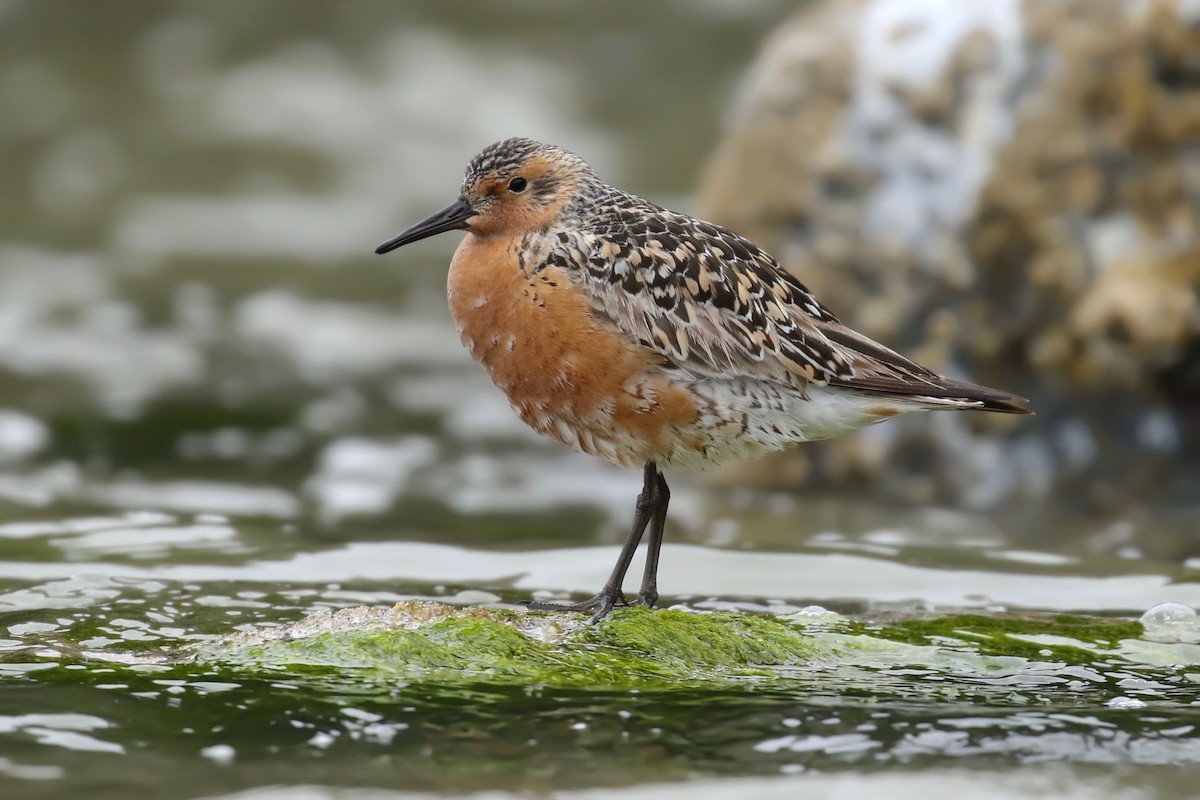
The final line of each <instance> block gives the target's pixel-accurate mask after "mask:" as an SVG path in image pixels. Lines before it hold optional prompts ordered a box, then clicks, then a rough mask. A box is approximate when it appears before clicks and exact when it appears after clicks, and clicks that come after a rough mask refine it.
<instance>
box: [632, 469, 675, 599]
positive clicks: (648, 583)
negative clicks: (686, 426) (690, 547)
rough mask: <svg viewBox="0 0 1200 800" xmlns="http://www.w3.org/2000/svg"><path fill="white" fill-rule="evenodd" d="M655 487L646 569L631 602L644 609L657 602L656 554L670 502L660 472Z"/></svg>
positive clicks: (669, 496) (659, 548) (665, 483)
mask: <svg viewBox="0 0 1200 800" xmlns="http://www.w3.org/2000/svg"><path fill="white" fill-rule="evenodd" d="M655 486H656V491H655V493H654V497H655V500H656V501H657V502H656V503H655V506H654V511H653V516H651V518H650V538H649V539H647V540H646V569H645V571H644V572H643V573H642V585H641V587H640V588H639V589H638V595H637V599H636V600H634V601H633V604H634V605H638V606H645V607H646V608H654V604H655V603H657V602H658V553H659V551H660V550H662V542H663V528H664V526H665V525H666V524H667V505H668V504H670V502H671V490H670V489H669V488H668V487H667V479H666V478H664V477H663V474H662V473H661V472H659V473H658V474H657V475H655Z"/></svg>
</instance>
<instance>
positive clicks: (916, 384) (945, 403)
mask: <svg viewBox="0 0 1200 800" xmlns="http://www.w3.org/2000/svg"><path fill="white" fill-rule="evenodd" d="M846 388H853V389H855V390H856V391H859V392H865V393H867V394H871V395H875V396H878V397H888V398H891V399H894V400H899V401H902V402H905V403H916V404H918V405H924V406H930V407H933V408H961V409H975V410H979V411H997V412H1000V413H1002V414H1024V415H1027V414H1032V413H1033V411H1032V410H1030V408H1029V401H1028V400H1026V399H1025V398H1024V397H1020V396H1018V395H1015V394H1012V393H1011V392H1006V391H1004V390H1002V389H992V388H990V387H987V386H980V385H979V384H977V383H971V382H969V381H960V380H955V379H954V378H947V377H944V376H942V375H935V376H932V377H931V378H922V379H921V380H912V379H908V380H897V379H894V378H873V377H870V378H859V379H856V380H855V381H854V384H853V386H849V385H848V386H847V387H846Z"/></svg>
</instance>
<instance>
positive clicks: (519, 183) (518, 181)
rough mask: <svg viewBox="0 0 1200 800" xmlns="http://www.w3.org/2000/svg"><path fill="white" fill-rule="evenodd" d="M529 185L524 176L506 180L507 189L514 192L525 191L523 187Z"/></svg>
mask: <svg viewBox="0 0 1200 800" xmlns="http://www.w3.org/2000/svg"><path fill="white" fill-rule="evenodd" d="M528 185H529V181H527V180H525V179H524V178H513V179H512V180H511V181H509V182H508V190H509V191H510V192H513V193H514V194H520V193H521V192H523V191H525V187H526V186H528Z"/></svg>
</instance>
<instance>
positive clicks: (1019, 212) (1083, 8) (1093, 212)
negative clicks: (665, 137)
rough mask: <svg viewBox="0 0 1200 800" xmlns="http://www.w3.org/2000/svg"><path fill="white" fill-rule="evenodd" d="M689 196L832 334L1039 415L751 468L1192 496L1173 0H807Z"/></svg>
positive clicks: (946, 422) (1191, 60)
mask: <svg viewBox="0 0 1200 800" xmlns="http://www.w3.org/2000/svg"><path fill="white" fill-rule="evenodd" d="M698 206H699V208H698V211H699V213H700V215H701V216H704V217H706V218H709V219H713V220H714V221H717V222H720V223H723V224H725V225H728V226H730V227H733V228H734V229H736V230H738V231H739V232H742V233H744V234H747V235H749V236H750V237H751V238H753V239H754V240H755V241H757V242H758V243H760V244H762V245H764V246H765V247H767V248H768V249H769V250H770V251H771V252H773V253H775V254H776V255H777V256H779V258H780V259H781V260H782V261H783V263H784V265H785V266H786V267H788V268H789V269H791V270H792V271H793V272H795V273H796V274H797V275H799V276H800V277H801V279H802V280H804V281H805V282H806V283H807V284H808V285H809V286H810V288H812V289H813V290H814V291H815V293H816V294H817V296H818V297H821V298H822V300H823V301H824V302H825V303H826V304H827V305H828V306H829V307H830V308H831V309H832V310H833V311H834V312H835V313H837V314H838V315H839V316H840V317H841V318H842V319H843V321H845V322H847V323H849V324H850V325H851V326H853V327H855V328H858V329H859V330H862V331H863V332H864V333H866V334H868V335H869V336H871V337H873V338H876V339H879V340H880V341H883V342H885V343H888V344H890V345H892V346H894V347H896V348H898V349H900V350H902V351H904V352H905V353H906V354H907V355H910V356H912V357H915V358H916V359H917V360H918V361H922V362H924V363H926V364H927V365H929V366H931V367H934V368H938V369H941V370H943V371H947V372H949V373H950V374H955V373H961V374H962V375H964V376H969V377H970V378H971V379H972V380H975V381H978V382H981V383H985V384H988V385H992V386H997V387H1001V388H1006V389H1010V390H1013V391H1016V392H1018V393H1023V394H1025V395H1026V396H1028V397H1030V398H1031V399H1032V400H1033V405H1034V408H1035V410H1036V411H1037V412H1038V415H1039V416H1038V417H1037V418H1036V419H1034V420H1033V421H1025V420H1021V421H1020V422H1019V424H1015V425H1014V421H1013V420H1011V419H1004V418H1001V419H995V418H991V417H990V416H988V415H944V414H939V415H929V416H928V417H926V418H924V419H919V420H918V419H914V420H906V421H904V422H903V423H901V424H900V425H896V424H894V423H893V424H891V425H888V426H882V427H879V428H875V429H871V430H869V431H866V432H864V433H862V434H859V435H856V436H852V437H846V438H844V439H841V440H837V441H833V442H828V443H823V444H820V445H810V446H807V447H805V448H801V449H800V451H799V455H791V454H788V456H786V457H784V458H783V459H782V461H783V462H787V464H786V465H784V464H783V463H781V461H779V460H776V461H772V462H768V463H767V464H766V466H765V467H764V468H763V469H762V474H763V476H764V479H781V480H785V481H793V480H795V479H796V478H797V477H800V476H805V477H807V478H809V479H811V480H814V481H825V482H831V483H843V482H852V481H853V479H855V478H859V479H861V478H869V479H871V480H872V481H874V482H876V483H877V484H878V485H879V486H881V487H883V490H884V491H888V492H890V493H891V494H893V495H897V496H902V497H906V498H908V499H912V500H929V499H934V498H940V499H954V500H958V501H960V502H965V503H968V504H972V505H977V506H989V505H995V504H999V503H1002V502H1006V501H1009V500H1011V499H1013V498H1018V497H1019V498H1025V499H1029V498H1044V497H1048V496H1051V495H1056V496H1067V497H1072V498H1083V499H1086V500H1089V501H1091V502H1094V503H1123V502H1125V501H1127V500H1128V499H1129V498H1138V499H1149V498H1157V499H1186V498H1189V497H1192V496H1193V495H1194V493H1195V486H1196V485H1197V481H1200V446H1198V445H1200V413H1198V408H1200V406H1198V402H1200V300H1198V290H1200V6H1198V5H1197V4H1196V3H1194V2H1186V1H1185V0H1142V1H1141V2H1127V1H1126V0H1044V1H1039V2H1036V3H1035V2H1026V3H1020V2H1017V0H997V1H996V2H989V3H941V2H934V1H933V0H826V1H825V2H820V3H818V4H816V5H814V6H812V7H809V8H807V9H805V10H804V11H802V12H801V13H800V14H798V15H797V16H796V17H795V18H794V19H792V20H791V21H790V22H789V23H787V24H786V25H785V26H784V27H782V28H781V29H780V30H779V31H778V32H777V33H776V34H775V35H774V36H773V37H772V39H771V40H770V41H769V42H768V43H767V45H766V47H765V49H764V50H763V52H762V54H761V55H760V57H759V59H758V61H757V63H756V64H755V65H754V66H753V68H752V69H751V72H750V75H749V77H748V78H747V80H746V85H745V87H744V91H743V92H742V93H741V96H740V97H739V105H738V107H737V108H736V109H735V110H734V113H733V118H732V120H731V123H730V126H729V132H728V135H727V137H726V139H725V141H724V142H723V143H722V144H721V145H720V147H719V149H718V151H717V153H716V154H715V155H714V157H713V159H712V162H711V164H710V166H709V169H708V172H707V175H706V177H705V179H704V181H703V185H702V187H701V190H700V193H699V203H698ZM788 458H790V459H791V461H790V462H789V461H788ZM797 459H799V460H800V461H797ZM739 474H740V475H744V470H743V471H741V472H740V473H739ZM1114 487H1119V488H1114Z"/></svg>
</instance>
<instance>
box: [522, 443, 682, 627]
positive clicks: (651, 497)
mask: <svg viewBox="0 0 1200 800" xmlns="http://www.w3.org/2000/svg"><path fill="white" fill-rule="evenodd" d="M642 475H643V477H642V493H641V494H639V495H638V499H637V505H636V506H635V507H634V513H633V528H632V529H631V530H630V531H629V538H627V539H626V540H625V545H624V546H623V547H622V548H621V555H620V556H618V557H617V563H616V565H615V566H614V567H613V571H612V574H611V575H609V576H608V580H607V581H606V582H605V583H604V588H603V589H601V590H600V593H599V594H597V595H596V596H595V597H592V598H589V599H587V600H584V601H583V602H582V603H547V602H542V601H540V600H526V601H525V602H524V603H522V604H521V605H524V606H525V607H527V608H529V609H532V610H534V611H579V612H595V613H594V614H593V615H592V622H598V621H600V620H601V619H603V618H604V617H606V616H607V615H608V613H609V612H610V611H612V610H613V607H614V606H615V605H616V604H617V603H618V602H620V603H622V604H624V603H625V597H624V595H623V594H622V593H621V584H622V583H624V582H625V573H626V572H628V571H629V562H630V561H632V560H633V554H634V551H636V550H637V546H638V543H640V542H641V541H642V534H643V533H645V531H646V526H647V525H649V524H650V522H651V521H652V520H653V519H655V517H656V515H657V509H658V506H659V505H660V503H661V505H662V508H663V511H662V513H663V515H665V514H666V502H665V501H660V500H659V497H658V493H659V482H660V481H661V479H662V476H661V475H659V472H658V467H656V466H655V464H654V462H653V461H647V462H646V467H645V469H644V470H643V473H642ZM662 487H663V488H664V489H665V488H666V483H665V482H664V483H662ZM659 527H660V528H661V526H659ZM651 535H653V534H651ZM659 538H660V539H661V538H662V537H661V533H660V534H659ZM654 560H655V563H656V564H657V562H658V549H657V548H655V550H654ZM639 597H640V594H639Z"/></svg>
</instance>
